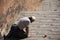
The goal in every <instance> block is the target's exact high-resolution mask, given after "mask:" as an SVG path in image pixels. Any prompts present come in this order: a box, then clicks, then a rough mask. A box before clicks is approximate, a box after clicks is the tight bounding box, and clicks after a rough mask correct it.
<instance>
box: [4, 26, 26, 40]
mask: <svg viewBox="0 0 60 40" xmlns="http://www.w3.org/2000/svg"><path fill="white" fill-rule="evenodd" d="M10 37H14V38H20V39H24V38H26V37H27V35H26V32H24V30H20V29H19V28H18V26H17V25H12V27H11V30H10V32H9V34H8V35H7V36H5V38H10Z"/></svg>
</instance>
